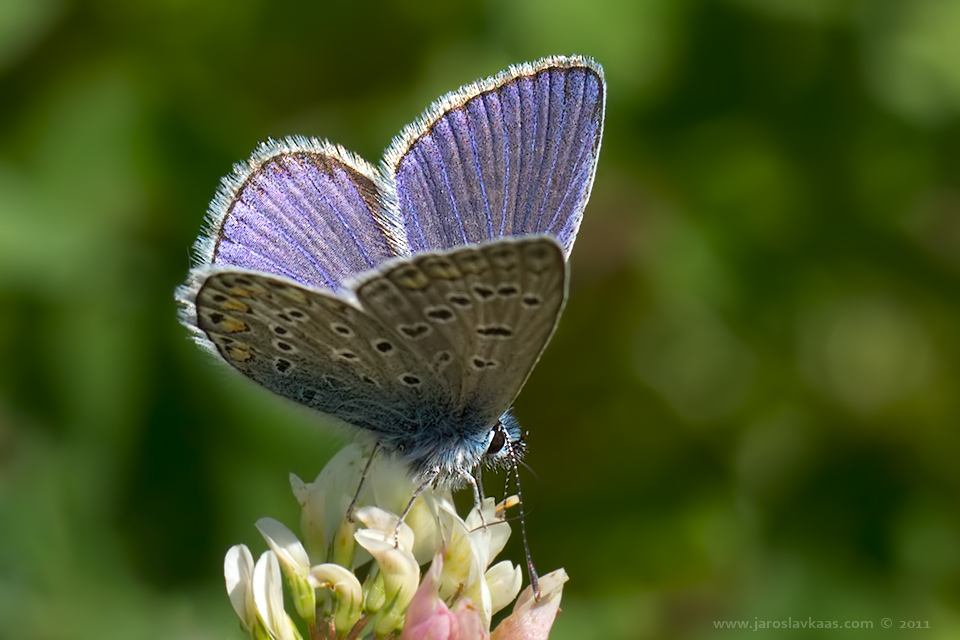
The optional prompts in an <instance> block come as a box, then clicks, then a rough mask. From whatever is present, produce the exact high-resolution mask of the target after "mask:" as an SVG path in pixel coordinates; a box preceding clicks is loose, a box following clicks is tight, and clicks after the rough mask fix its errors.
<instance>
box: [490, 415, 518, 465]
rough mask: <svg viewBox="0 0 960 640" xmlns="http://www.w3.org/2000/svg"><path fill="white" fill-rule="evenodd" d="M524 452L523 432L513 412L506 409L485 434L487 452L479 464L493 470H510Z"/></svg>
mask: <svg viewBox="0 0 960 640" xmlns="http://www.w3.org/2000/svg"><path fill="white" fill-rule="evenodd" d="M525 451H526V445H525V444H524V441H523V431H521V430H520V424H519V423H518V422H517V419H516V417H514V415H513V410H511V409H507V411H505V412H504V413H503V415H502V416H500V419H499V420H498V421H497V424H496V425H495V426H494V427H493V428H492V429H491V430H490V433H488V434H487V450H486V451H485V452H484V454H483V457H482V458H481V459H480V464H482V465H483V466H485V467H488V468H493V469H504V468H510V467H513V465H514V463H516V462H517V461H519V460H520V459H521V458H522V457H523V454H524V452H525Z"/></svg>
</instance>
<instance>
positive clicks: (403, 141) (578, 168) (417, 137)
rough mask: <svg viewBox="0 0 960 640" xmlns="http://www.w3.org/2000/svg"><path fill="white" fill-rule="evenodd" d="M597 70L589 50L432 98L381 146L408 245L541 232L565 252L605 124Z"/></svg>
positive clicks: (440, 245)
mask: <svg viewBox="0 0 960 640" xmlns="http://www.w3.org/2000/svg"><path fill="white" fill-rule="evenodd" d="M604 94H605V86H604V82H603V72H602V69H601V68H600V66H599V65H598V64H596V63H595V62H593V61H592V60H590V59H588V58H581V57H570V58H562V57H553V58H545V59H543V60H540V61H538V62H535V63H531V64H524V65H519V66H516V67H511V68H510V69H508V70H507V71H505V72H503V73H501V74H500V75H498V76H496V77H493V78H488V79H487V80H484V81H480V82H476V83H474V84H471V85H468V86H466V87H463V88H462V89H460V90H458V91H455V92H453V93H450V94H448V95H447V96H445V97H443V98H441V99H440V100H439V101H438V102H437V103H435V104H434V105H433V106H432V107H431V108H430V109H428V110H427V112H426V113H425V114H424V116H423V117H422V118H421V120H419V121H418V122H415V123H414V124H412V125H410V126H409V127H407V128H406V129H405V130H404V131H403V133H401V135H400V136H399V137H398V138H397V139H396V140H395V141H394V143H393V145H392V146H391V147H390V149H388V150H387V153H386V154H385V160H384V162H385V166H384V172H385V173H386V174H387V176H388V178H387V179H389V177H392V178H393V180H394V185H393V186H394V187H395V191H392V190H391V191H392V193H390V194H389V195H391V196H393V198H395V200H393V201H392V202H388V205H389V206H388V210H392V216H391V217H392V219H395V220H397V221H398V222H399V223H400V224H402V226H403V230H404V232H405V234H406V240H407V243H408V247H409V250H410V251H412V252H414V253H416V252H419V251H428V250H437V249H447V248H451V247H455V246H458V245H464V244H473V243H480V242H484V241H489V240H492V239H495V238H498V237H501V236H518V235H531V234H537V233H547V234H550V235H553V236H554V237H556V238H557V240H558V241H559V242H560V245H561V246H562V247H563V249H564V252H565V253H566V254H567V255H569V253H570V249H571V248H572V247H573V241H574V239H575V238H576V234H577V230H578V228H579V226H580V219H581V217H582V215H583V209H584V207H585V206H586V202H587V198H588V197H589V195H590V188H591V186H592V184H593V176H594V172H595V170H596V164H597V155H598V153H599V151H600V139H601V134H602V129H603V110H604Z"/></svg>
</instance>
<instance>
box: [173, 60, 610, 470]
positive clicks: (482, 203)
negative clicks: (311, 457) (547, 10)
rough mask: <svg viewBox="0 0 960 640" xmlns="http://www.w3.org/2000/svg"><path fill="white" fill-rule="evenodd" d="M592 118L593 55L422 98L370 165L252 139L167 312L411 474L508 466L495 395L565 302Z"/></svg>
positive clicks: (588, 174) (594, 133)
mask: <svg viewBox="0 0 960 640" xmlns="http://www.w3.org/2000/svg"><path fill="white" fill-rule="evenodd" d="M602 111H603V84H602V76H601V73H600V71H599V67H598V66H597V65H595V63H592V61H589V60H586V59H582V58H548V59H544V60H542V61H540V62H538V63H534V64H533V65H521V66H520V67H515V68H511V69H510V70H508V71H507V72H505V73H504V74H501V75H500V76H497V77H495V78H491V79H488V80H486V81H482V82H479V83H475V84H474V85H470V86H468V87H465V88H463V89H461V90H460V91H459V92H454V93H452V94H450V95H448V96H447V97H445V98H443V99H441V101H440V102H438V103H437V104H435V105H434V106H433V107H432V108H431V109H430V110H428V111H427V113H426V114H425V116H424V118H423V119H422V120H421V121H419V122H417V123H414V125H411V127H408V128H407V130H405V131H404V132H403V133H402V134H401V136H400V137H398V138H397V139H396V140H395V141H394V144H393V146H392V147H391V148H390V149H389V150H388V151H387V154H386V159H385V162H384V165H383V167H382V169H381V170H379V171H377V170H376V169H374V168H373V167H371V166H370V165H368V164H366V163H365V162H364V161H362V160H361V159H359V158H357V157H356V156H353V155H352V154H349V153H348V152H346V151H344V150H343V149H341V148H339V147H334V146H332V145H329V144H328V143H323V142H319V141H315V140H306V139H300V138H296V139H287V140H285V141H282V142H279V143H275V142H269V143H267V144H266V145H264V146H263V147H261V149H260V150H259V151H258V152H257V153H256V154H255V155H254V157H253V158H251V160H250V161H248V162H247V163H245V164H241V165H238V166H237V167H236V168H235V171H234V174H233V175H232V176H229V177H228V178H227V179H225V181H224V185H223V187H222V189H221V191H220V193H219V194H218V196H217V197H216V198H215V199H214V202H213V204H212V205H211V215H210V218H209V220H208V225H209V228H208V232H207V234H206V235H205V236H203V237H201V239H200V240H199V241H198V245H197V254H198V257H199V260H198V263H199V264H198V265H197V267H195V268H194V269H193V270H192V271H191V273H190V276H189V278H188V281H187V282H186V283H185V284H184V285H183V286H182V287H181V288H180V289H179V290H178V299H179V300H180V302H181V304H182V312H181V319H182V321H183V322H184V324H186V325H187V326H188V327H189V328H190V329H191V330H192V331H193V333H194V336H195V339H196V340H197V342H198V343H199V344H201V346H203V347H205V348H207V349H208V350H210V351H211V352H213V353H215V354H217V355H218V356H220V357H221V358H222V359H223V360H224V361H225V362H226V363H227V364H229V365H230V366H231V367H233V368H234V369H236V370H238V371H239V372H240V373H242V374H244V375H245V376H247V377H248V378H250V379H252V380H254V381H255V382H257V383H259V384H260V385H261V386H263V387H265V388H267V389H268V390H270V391H272V392H274V393H276V394H278V395H280V396H283V397H285V398H288V399H290V400H293V401H295V402H298V403H300V404H303V405H305V406H307V407H310V408H312V409H316V410H318V411H320V412H322V413H324V414H326V415H328V416H330V417H332V418H334V419H336V420H338V421H339V422H341V423H344V424H347V425H350V426H351V427H352V428H354V429H356V430H358V431H359V432H360V433H361V434H364V435H366V436H368V437H369V438H370V439H371V440H372V441H374V442H375V443H377V444H378V445H379V446H380V447H381V448H382V449H383V450H384V451H386V452H387V453H389V454H391V455H393V456H394V457H396V458H398V459H400V460H401V461H403V462H404V463H406V464H407V466H408V467H409V468H410V470H411V472H412V474H414V475H415V476H418V477H433V478H436V479H437V481H438V482H441V483H446V484H457V483H460V482H462V481H463V480H465V479H470V478H472V472H473V470H474V469H475V468H476V467H477V466H478V465H480V464H490V465H497V464H498V463H500V462H502V461H503V460H504V459H505V456H507V455H510V456H513V460H515V459H516V456H517V455H518V454H519V453H520V452H521V451H522V448H523V443H522V437H521V432H520V429H519V426H518V425H517V423H516V420H515V419H514V418H513V416H512V414H511V412H510V409H509V407H510V405H511V404H512V402H513V400H514V398H515V397H516V395H517V394H518V393H519V391H520V388H521V387H522V386H523V383H524V382H525V380H526V379H527V377H528V376H529V374H530V372H531V370H532V369H533V367H534V365H535V364H536V362H537V360H538V359H539V357H540V354H541V352H542V351H543V349H544V347H545V346H546V344H547V342H548V341H549V339H550V336H551V335H552V333H553V331H554V328H555V327H556V324H557V322H558V320H559V317H560V313H561V311H562V308H563V305H564V301H565V299H566V287H567V265H566V258H567V255H568V253H569V250H570V248H571V247H572V244H573V239H574V237H575V235H576V230H577V228H578V226H579V222H580V217H581V215H582V209H583V206H584V205H585V203H586V198H587V195H588V194H589V190H590V186H591V183H592V178H593V172H594V169H595V164H596V154H597V152H598V150H599V141H600V135H601V126H602ZM525 117H536V118H538V122H539V123H540V126H539V128H538V127H537V126H530V125H525V124H524V123H525Z"/></svg>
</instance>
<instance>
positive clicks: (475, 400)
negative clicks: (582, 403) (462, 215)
mask: <svg viewBox="0 0 960 640" xmlns="http://www.w3.org/2000/svg"><path fill="white" fill-rule="evenodd" d="M565 287H566V265H565V262H564V258H563V252H562V249H561V247H560V245H559V244H558V243H557V242H556V241H555V240H554V239H553V238H551V237H546V236H536V237H532V238H510V239H503V240H499V241H497V242H491V243H487V244H483V245H477V246H467V247H462V248H459V249H455V250H451V251H444V252H433V253H424V254H418V255H416V256H414V257H413V258H411V259H409V260H403V261H400V262H399V263H397V264H393V265H390V266H388V267H387V268H385V269H384V270H382V271H381V272H380V273H377V274H376V275H374V276H372V277H370V278H368V279H366V280H365V281H362V282H361V284H359V286H358V287H357V297H358V299H359V301H360V303H361V305H362V307H363V308H364V309H365V310H366V311H367V313H369V314H370V316H371V317H373V318H376V319H377V320H379V322H380V323H381V324H383V325H385V326H387V327H389V328H391V329H393V330H394V333H395V334H396V335H399V336H400V337H401V339H402V340H404V342H405V343H406V348H407V349H408V350H409V351H410V352H412V353H415V354H416V355H417V356H418V358H419V359H420V361H421V362H422V363H423V365H424V366H427V367H430V368H432V369H433V370H434V371H436V372H437V374H438V375H439V376H441V379H442V380H443V384H444V385H446V386H448V387H449V388H450V389H451V390H452V393H453V395H454V397H455V398H457V399H458V402H457V406H458V407H459V408H460V409H464V408H469V409H471V410H473V411H479V412H480V414H481V415H484V416H486V419H487V420H490V421H495V420H496V419H497V418H498V417H499V416H500V414H502V413H503V412H504V411H506V409H507V408H508V407H509V406H510V403H511V402H512V401H513V399H514V398H515V397H516V395H517V393H519V391H520V388H521V387H522V386H523V383H524V382H525V381H526V379H527V376H528V375H529V374H530V371H531V370H532V369H533V366H534V365H535V364H536V362H537V359H538V358H539V357H540V353H541V352H542V351H543V348H544V347H545V346H546V344H547V341H548V340H549V339H550V336H551V334H552V333H553V330H554V327H555V326H556V323H557V320H558V319H559V316H560V312H561V310H562V307H563V303H564V298H565V292H566V289H565Z"/></svg>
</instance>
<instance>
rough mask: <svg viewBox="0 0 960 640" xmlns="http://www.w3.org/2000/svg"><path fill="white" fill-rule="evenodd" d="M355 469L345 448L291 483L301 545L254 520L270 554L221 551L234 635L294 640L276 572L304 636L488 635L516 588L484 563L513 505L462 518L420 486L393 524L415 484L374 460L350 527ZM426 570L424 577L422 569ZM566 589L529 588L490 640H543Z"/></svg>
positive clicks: (458, 638)
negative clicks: (312, 475) (236, 628)
mask: <svg viewBox="0 0 960 640" xmlns="http://www.w3.org/2000/svg"><path fill="white" fill-rule="evenodd" d="M366 468H367V461H366V459H365V458H364V457H363V455H362V452H361V450H360V449H359V448H358V447H355V446H351V447H347V448H346V449H345V450H343V451H342V452H341V453H340V454H338V455H337V456H335V457H334V459H333V460H331V461H330V463H329V464H328V465H327V466H326V467H325V468H324V470H323V471H322V472H321V473H320V474H319V475H318V476H317V479H316V480H315V481H314V482H312V483H304V482H303V481H301V480H300V479H299V478H297V477H296V476H291V487H292V489H293V493H294V495H295V496H296V498H297V500H298V502H299V503H300V506H301V507H302V509H303V511H302V514H301V523H300V524H301V529H302V533H303V536H304V540H305V541H306V544H304V543H302V542H301V541H300V540H299V539H298V538H297V536H296V535H295V534H294V533H293V532H292V531H291V530H290V529H288V528H287V527H286V526H285V525H283V524H281V523H280V522H278V521H276V520H274V519H272V518H262V519H260V520H259V521H257V528H258V529H259V530H260V533H261V534H262V535H263V537H264V539H265V540H266V541H267V544H268V545H269V546H270V551H267V552H265V553H264V554H263V555H262V556H261V557H260V559H259V560H258V561H257V563H256V565H254V563H253V556H252V555H251V554H250V551H249V550H248V549H247V548H246V547H245V546H244V545H237V546H235V547H232V548H231V549H230V550H229V551H228V552H227V556H226V558H225V560H224V576H225V579H226V586H227V593H228V594H229V596H230V601H231V603H232V605H233V607H234V610H235V611H236V612H237V615H238V616H239V617H240V622H241V626H242V628H243V629H244V630H245V631H246V632H247V633H248V634H249V635H250V637H252V638H255V639H256V640H268V639H269V640H300V638H301V634H300V632H299V631H298V629H297V627H296V625H295V623H294V621H293V619H292V618H291V617H290V616H289V615H288V614H287V611H286V609H285V607H284V600H283V597H284V595H283V588H282V579H281V570H282V576H283V578H285V580H286V582H287V587H288V593H289V594H290V596H291V597H292V600H293V608H292V611H296V612H297V615H298V616H299V618H300V619H302V620H303V621H304V623H305V625H306V627H307V629H308V631H309V636H310V637H311V638H331V639H332V638H335V637H349V638H366V637H377V638H382V639H389V638H397V637H399V638H401V639H404V640H407V639H414V638H417V639H419V638H432V639H434V640H475V639H489V638H491V635H490V621H491V618H492V616H493V615H494V614H496V613H497V611H499V610H501V609H503V608H504V607H506V606H507V605H508V604H509V603H510V602H512V601H513V600H514V598H516V596H517V593H518V592H519V591H520V586H521V582H522V572H521V570H520V567H518V566H515V565H514V564H513V563H511V562H510V561H508V560H504V561H501V562H498V563H496V564H492V563H493V560H494V558H495V557H496V556H497V554H499V553H500V552H501V551H502V550H503V547H504V545H505V544H506V542H507V540H508V538H509V537H510V526H509V525H508V524H506V523H505V522H503V520H504V518H505V515H504V514H505V512H506V509H507V507H509V506H513V505H514V504H516V498H515V497H514V496H510V497H509V498H507V499H506V500H504V501H503V502H501V503H499V504H496V502H495V501H494V499H493V498H487V499H486V500H484V501H483V502H482V504H480V505H479V507H478V508H477V507H475V508H474V509H473V510H471V511H470V513H469V514H468V515H467V517H466V518H461V517H460V516H459V515H458V514H457V511H456V508H455V507H454V505H453V500H452V496H451V495H450V492H449V491H442V490H436V489H427V490H426V491H424V492H423V493H422V494H421V495H420V496H419V497H418V499H417V500H416V501H415V502H414V504H413V506H412V507H411V509H410V511H409V512H408V513H407V516H406V518H405V519H404V520H403V522H400V519H399V516H398V515H396V514H397V513H402V512H403V510H404V509H406V508H407V506H408V504H409V502H410V498H411V496H412V494H413V491H414V489H415V483H414V482H413V480H411V479H410V478H409V477H408V476H407V474H406V473H405V472H404V471H403V470H402V468H400V467H399V466H398V465H397V464H396V463H394V462H392V461H391V460H389V459H388V458H385V457H382V456H381V457H380V458H378V459H377V460H375V462H374V463H373V464H371V465H370V467H369V469H368V470H367V475H366V477H365V478H364V480H363V488H362V490H361V492H360V495H359V497H358V499H357V503H356V505H355V512H354V518H355V520H356V521H357V522H351V521H350V520H348V518H347V509H348V508H349V506H350V504H351V502H352V501H353V499H354V495H355V494H356V491H357V487H358V486H359V485H360V482H361V477H363V473H364V470H365V469H366ZM308 551H309V552H308ZM371 559H372V560H373V562H370V560H371ZM427 562H431V565H430V568H429V571H426V572H421V565H425V564H426V563H427ZM491 564H492V566H491ZM421 573H423V576H422V577H423V580H422V582H421ZM565 581H566V574H565V573H564V572H563V570H559V571H557V572H554V573H553V574H550V575H548V576H544V577H543V578H541V583H540V584H541V589H542V593H543V596H542V597H541V598H540V599H539V600H537V599H536V598H534V597H533V594H532V591H531V590H530V589H529V588H528V589H527V590H526V591H525V592H524V593H523V594H522V595H521V596H520V599H519V600H518V603H517V605H516V606H515V607H514V611H513V613H512V614H511V615H510V616H509V617H507V618H506V619H505V620H504V621H503V622H502V623H501V624H500V625H499V626H498V627H497V630H496V631H495V632H494V634H493V636H492V637H493V638H496V639H497V640H509V639H511V638H529V639H533V640H536V639H543V638H546V637H547V635H548V634H549V631H550V627H551V625H552V624H553V619H554V618H555V617H556V614H557V611H558V608H559V604H560V594H561V591H562V588H563V583H564V582H565Z"/></svg>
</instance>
